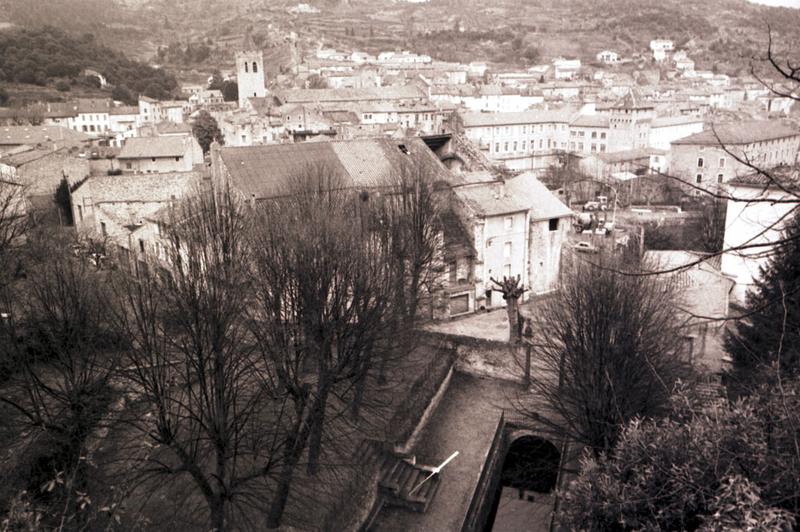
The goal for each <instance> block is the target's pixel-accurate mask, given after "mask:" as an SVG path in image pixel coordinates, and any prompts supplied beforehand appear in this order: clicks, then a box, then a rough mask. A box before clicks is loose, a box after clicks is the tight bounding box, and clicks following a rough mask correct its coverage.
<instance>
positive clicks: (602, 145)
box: [600, 144, 606, 153]
mask: <svg viewBox="0 0 800 532" xmlns="http://www.w3.org/2000/svg"><path fill="white" fill-rule="evenodd" d="M605 151H606V145H605V144H601V145H600V152H601V153H603V152H605Z"/></svg>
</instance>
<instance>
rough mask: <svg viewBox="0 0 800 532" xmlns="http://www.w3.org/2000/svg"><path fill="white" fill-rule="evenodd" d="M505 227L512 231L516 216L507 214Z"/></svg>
mask: <svg viewBox="0 0 800 532" xmlns="http://www.w3.org/2000/svg"><path fill="white" fill-rule="evenodd" d="M505 227H506V231H511V229H513V228H514V217H513V216H506V219H505Z"/></svg>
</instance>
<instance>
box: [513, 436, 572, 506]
mask: <svg viewBox="0 0 800 532" xmlns="http://www.w3.org/2000/svg"><path fill="white" fill-rule="evenodd" d="M560 461H561V453H560V452H559V450H558V448H557V447H556V446H555V445H553V444H552V443H551V442H550V441H548V440H545V439H544V438H540V437H538V436H534V435H532V434H529V435H524V436H520V437H518V438H516V439H514V440H512V442H511V445H509V447H508V452H507V453H506V457H505V460H503V471H502V474H501V475H502V476H501V480H500V484H501V485H503V486H507V487H510V488H517V489H521V490H526V491H534V492H538V493H550V492H551V491H553V490H554V489H555V487H556V481H557V480H558V468H559V462H560Z"/></svg>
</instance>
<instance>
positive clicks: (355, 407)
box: [351, 341, 374, 419]
mask: <svg viewBox="0 0 800 532" xmlns="http://www.w3.org/2000/svg"><path fill="white" fill-rule="evenodd" d="M373 348H374V343H373V342H372V341H370V342H369V343H368V345H367V346H366V347H365V348H364V353H368V354H366V355H365V356H363V359H364V362H363V363H362V365H361V369H360V370H359V376H358V381H357V382H356V386H355V388H356V391H355V397H354V398H353V404H352V405H351V414H352V416H353V419H358V415H359V413H360V411H361V404H362V403H363V402H364V393H365V392H366V388H367V378H368V377H369V370H370V367H371V366H372V364H371V362H372V352H373Z"/></svg>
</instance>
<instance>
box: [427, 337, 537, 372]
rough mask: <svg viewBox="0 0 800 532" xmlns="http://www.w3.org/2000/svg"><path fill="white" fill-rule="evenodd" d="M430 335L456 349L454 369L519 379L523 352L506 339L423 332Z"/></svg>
mask: <svg viewBox="0 0 800 532" xmlns="http://www.w3.org/2000/svg"><path fill="white" fill-rule="evenodd" d="M425 334H426V335H430V336H431V337H432V338H439V339H441V340H445V341H447V342H448V343H449V344H450V345H451V346H452V348H453V349H454V350H455V353H456V365H455V368H456V371H460V372H462V373H468V374H470V375H476V376H478V377H490V378H493V379H501V380H508V381H514V382H522V380H523V379H522V377H523V368H524V360H525V358H524V353H523V352H522V350H521V348H515V347H513V346H512V345H511V344H509V343H508V342H498V341H494V340H484V339H480V338H474V337H470V336H459V335H456V334H445V333H437V332H426V333H425Z"/></svg>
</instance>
